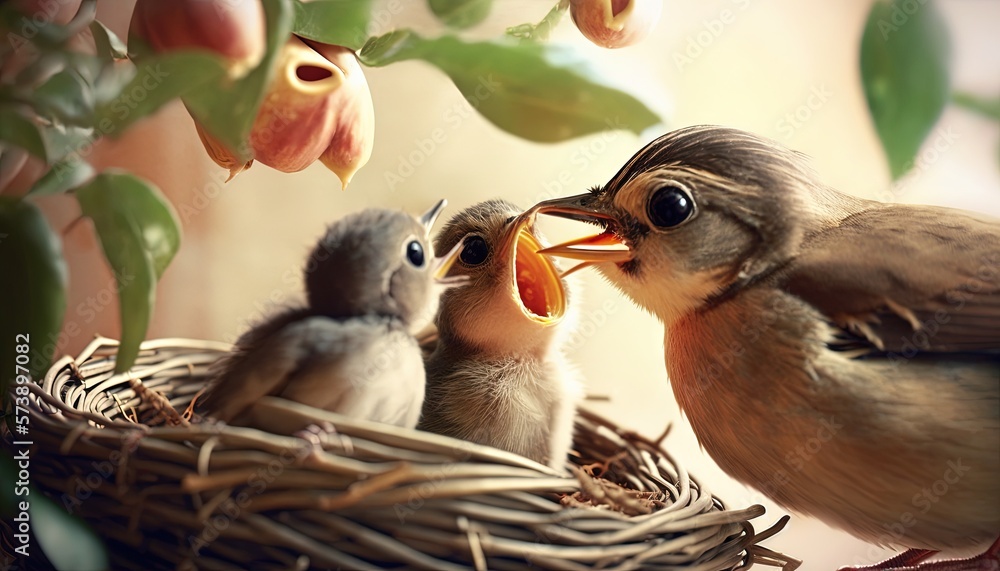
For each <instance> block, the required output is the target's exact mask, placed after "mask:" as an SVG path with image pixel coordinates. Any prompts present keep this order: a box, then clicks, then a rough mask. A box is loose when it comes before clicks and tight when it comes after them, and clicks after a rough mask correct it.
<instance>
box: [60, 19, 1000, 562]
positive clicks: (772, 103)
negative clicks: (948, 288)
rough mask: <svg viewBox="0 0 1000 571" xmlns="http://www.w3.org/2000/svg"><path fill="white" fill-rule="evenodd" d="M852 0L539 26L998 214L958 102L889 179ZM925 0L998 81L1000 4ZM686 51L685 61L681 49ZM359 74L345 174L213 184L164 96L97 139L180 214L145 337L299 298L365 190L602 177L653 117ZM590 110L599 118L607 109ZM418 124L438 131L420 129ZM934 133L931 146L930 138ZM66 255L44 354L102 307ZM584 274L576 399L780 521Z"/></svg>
mask: <svg viewBox="0 0 1000 571" xmlns="http://www.w3.org/2000/svg"><path fill="white" fill-rule="evenodd" d="M914 2H916V0H914ZM869 3H870V2H869V0H842V1H840V2H820V1H803V0H711V1H705V0H700V1H699V0H668V1H667V2H666V4H665V9H664V14H663V18H662V20H661V22H660V24H659V26H658V27H657V29H656V30H655V32H654V36H653V37H652V38H650V39H649V40H647V41H646V42H645V43H644V44H641V45H640V46H637V47H633V48H626V49H622V50H618V51H605V50H600V49H598V48H596V47H593V46H591V45H589V44H588V43H586V41H585V40H583V39H582V38H581V37H580V36H579V35H578V34H577V33H576V31H575V29H574V28H573V26H572V24H571V23H570V22H569V21H568V20H567V21H566V22H564V25H563V26H562V27H561V28H560V29H559V30H558V31H557V33H556V37H555V38H554V39H555V40H557V41H566V42H570V43H572V44H574V45H575V46H576V47H577V48H578V49H580V50H581V51H583V52H585V53H586V54H588V55H589V56H590V57H592V58H593V59H594V60H595V61H596V62H597V63H599V64H601V65H604V66H607V67H609V68H611V69H612V70H613V71H614V73H615V75H616V77H617V78H618V80H619V81H622V82H626V83H628V84H630V85H632V86H634V87H635V88H636V89H638V90H640V91H641V92H642V93H643V94H644V95H645V96H646V97H648V98H649V100H650V101H651V103H652V104H653V105H655V106H656V107H657V108H658V109H660V110H662V111H663V113H664V114H665V115H666V116H667V117H669V126H670V127H680V126H685V125H691V124H697V123H717V124H725V125H730V126H735V127H740V128H744V129H749V130H752V131H756V132H758V133H761V134H764V135H767V136H771V137H774V138H776V139H778V140H779V141H782V142H784V143H786V144H787V145H789V146H791V147H793V148H795V149H798V150H800V151H803V152H805V153H807V154H809V155H811V156H812V157H813V158H814V165H815V168H816V170H817V171H818V172H819V173H820V175H821V176H822V177H823V178H824V179H825V180H826V181H827V182H829V183H830V184H832V185H834V186H836V187H838V188H840V189H841V190H844V191H846V192H850V193H854V194H857V195H859V196H864V197H871V198H881V199H892V200H896V201H901V202H923V203H934V204H941V205H950V206H956V207H962V208H966V209H970V210H976V211H980V212H988V213H991V214H994V215H1000V152H998V148H997V147H998V143H1000V129H998V127H997V125H996V124H995V123H989V122H987V121H985V120H983V119H981V118H979V117H975V116H973V115H971V114H969V113H968V112H965V111H962V110H960V109H956V108H949V109H948V111H947V112H946V113H945V115H944V116H943V117H942V119H941V122H940V125H939V126H938V128H937V130H936V132H935V134H934V135H932V137H931V139H930V141H929V144H928V146H927V147H926V148H925V151H924V153H925V155H924V160H923V161H922V162H923V163H924V166H923V168H922V169H920V171H919V172H916V173H914V174H913V175H912V176H910V177H909V178H907V179H906V180H905V181H904V182H903V183H902V184H900V185H897V186H892V185H891V184H890V181H889V178H888V171H887V168H886V165H885V162H884V160H883V158H882V154H881V150H880V147H879V146H878V142H877V139H876V136H875V133H874V131H873V129H872V126H871V124H870V122H869V119H868V116H867V112H866V109H865V104H864V97H863V94H862V92H861V86H860V83H859V79H858V64H857V58H858V55H857V53H858V44H859V41H860V34H861V29H862V24H863V22H864V18H865V15H866V13H867V10H868V6H869ZM130 4H131V3H130V2H128V1H127V0H120V1H115V0H110V1H106V0H102V2H101V11H102V12H101V17H102V18H104V19H107V20H113V21H114V22H115V23H116V27H117V29H118V30H119V31H120V32H122V31H123V30H124V26H125V25H126V24H127V11H128V8H129V5H130ZM551 4H552V2H551V1H547V0H532V1H527V0H517V1H513V0H510V1H507V0H496V1H495V8H494V11H493V14H492V15H491V17H490V19H489V20H488V21H487V22H486V23H484V24H483V25H481V26H480V27H479V28H477V30H476V31H475V33H476V35H480V36H483V37H489V36H493V35H496V34H498V33H500V32H502V30H503V29H504V27H505V26H507V25H511V24H515V23H520V22H523V21H525V20H536V19H538V18H540V17H541V16H542V15H544V13H545V12H546V11H547V9H548V8H549V6H550V5H551ZM939 4H940V6H941V9H942V10H943V12H944V14H945V16H946V18H947V21H948V24H949V26H950V27H951V30H952V37H953V40H954V49H953V58H952V59H953V64H954V84H955V85H956V86H957V87H958V88H961V89H964V90H968V91H972V92H975V93H979V94H982V95H992V96H996V95H997V94H998V93H1000V34H998V33H997V31H998V30H1000V2H997V1H996V0H961V1H959V0H949V1H943V2H939ZM379 5H380V6H382V7H385V9H384V10H383V11H382V12H381V13H380V19H381V21H382V22H384V24H382V25H381V26H380V27H379V30H380V31H386V30H388V29H390V28H391V27H393V26H407V25H417V26H419V27H421V28H422V29H423V30H425V31H427V32H431V33H433V32H434V31H435V30H436V28H435V27H434V26H435V24H434V22H433V19H432V18H430V16H429V14H428V13H427V12H426V9H425V8H424V6H425V3H424V2H422V1H404V2H402V3H401V5H402V6H403V9H402V10H401V11H399V12H398V13H392V11H391V10H389V9H388V6H389V4H387V3H385V2H381V3H379ZM727 10H728V11H729V12H728V14H724V11H727ZM723 18H724V19H725V20H728V23H723V22H722V21H721V20H722V19H723ZM716 20H718V21H716ZM713 31H714V32H715V33H713ZM688 50H690V51H688ZM699 50H700V52H699ZM683 57H686V58H690V61H689V62H685V63H684V64H683V65H681V64H680V63H678V62H679V61H680V58H683ZM367 76H368V80H369V82H370V84H371V89H372V93H373V96H374V100H375V108H376V116H377V119H376V120H377V131H376V142H375V149H374V154H373V155H372V159H371V162H370V163H369V164H368V166H367V167H365V168H364V169H363V170H362V171H361V172H360V173H359V174H358V175H357V176H356V178H355V179H354V182H352V183H351V186H350V188H349V189H348V190H347V191H346V192H341V191H340V190H339V184H338V182H337V180H336V178H335V177H334V176H333V175H332V174H331V173H329V172H328V171H326V170H325V169H324V168H323V167H322V166H321V165H319V164H317V165H315V166H313V167H311V168H309V169H307V170H306V171H305V172H302V173H299V174H295V175H285V174H281V173H278V172H275V171H272V170H270V169H268V168H267V167H264V166H259V165H258V166H255V167H253V169H251V170H250V171H249V172H248V173H245V174H242V175H240V176H239V177H238V178H237V179H236V180H235V181H233V182H231V183H229V184H227V185H225V186H224V187H221V188H220V186H219V184H218V183H219V181H221V180H222V179H224V176H223V175H222V171H221V170H220V169H217V168H215V166H214V164H212V163H210V161H209V160H208V159H207V158H205V157H204V156H203V154H202V153H201V152H200V147H199V146H198V140H197V138H196V136H195V133H194V129H193V127H192V125H191V122H190V120H189V119H188V118H187V117H186V115H185V114H184V112H183V110H182V109H181V108H179V107H178V106H174V107H171V108H169V109H166V110H164V111H163V112H162V113H161V114H160V115H159V116H157V117H156V118H155V119H153V120H151V121H147V122H145V123H143V124H141V125H140V126H138V127H137V128H136V129H135V130H134V132H132V133H130V134H129V135H128V136H127V137H126V138H125V139H124V140H121V141H119V142H117V143H112V144H109V145H105V146H103V147H102V148H101V149H100V150H99V151H98V154H97V156H98V157H99V158H98V162H100V163H102V164H106V165H107V164H125V165H130V166H132V167H133V168H136V169H137V170H138V171H139V172H142V173H144V174H145V175H146V176H149V177H150V178H152V179H153V180H155V181H156V182H158V183H159V184H161V185H162V186H163V187H164V188H165V189H166V191H167V192H168V194H169V195H170V196H171V197H172V200H173V201H174V203H175V205H176V207H177V209H178V211H179V213H180V215H181V218H182V221H183V224H184V232H185V236H184V238H185V239H184V243H183V246H182V248H181V251H180V254H179V255H178V256H177V259H176V260H175V262H174V264H173V265H172V266H171V267H170V269H169V270H168V271H167V273H166V275H165V276H164V279H163V282H162V285H161V289H160V297H159V302H158V305H157V311H156V315H155V319H154V323H153V327H152V331H151V336H192V337H207V338H213V339H224V340H232V339H234V338H235V336H237V335H238V334H239V333H241V332H242V331H243V330H244V328H245V327H246V324H247V322H248V319H249V320H253V319H257V318H259V316H260V315H261V314H262V312H267V311H269V310H271V309H273V308H274V307H276V306H280V305H283V304H286V303H290V302H292V301H294V300H296V299H298V298H299V281H298V270H299V268H300V266H301V264H302V261H303V257H304V255H305V254H306V252H307V249H308V247H309V246H310V244H311V242H312V241H313V240H314V239H315V238H316V237H317V236H318V235H319V234H320V233H321V232H322V230H323V228H324V225H325V224H327V223H329V222H330V221H331V220H334V219H336V218H338V217H339V216H341V215H343V214H344V213H347V212H350V211H353V210H356V209H359V208H363V207H366V206H373V205H382V206H396V207H400V208H404V209H408V210H410V211H412V212H419V211H422V210H424V209H425V208H426V207H428V206H429V205H430V204H431V203H432V202H433V200H435V199H437V198H439V197H442V196H443V197H447V198H448V199H449V201H450V203H451V206H450V207H449V210H450V212H455V211H456V210H457V209H459V208H462V207H464V206H467V205H469V204H472V203H474V202H477V201H480V200H483V199H486V198H491V197H497V196H500V197H504V198H507V199H509V200H512V201H514V202H516V203H518V204H520V205H522V206H525V207H526V206H528V205H530V204H532V203H534V202H535V201H537V200H539V199H542V198H547V197H549V196H554V195H562V194H570V193H579V192H582V191H583V190H584V189H585V188H586V187H587V186H590V185H594V184H599V183H602V182H604V181H605V180H607V179H608V178H609V177H610V176H611V175H612V174H613V173H614V172H615V171H616V170H617V169H618V167H619V166H620V165H621V164H622V163H623V162H624V161H625V160H626V159H627V158H628V157H629V156H630V155H631V154H632V153H634V152H635V151H636V150H638V149H639V147H640V146H641V145H642V143H643V142H644V140H648V138H651V137H652V136H654V135H656V134H659V133H651V134H649V135H648V137H647V138H646V139H642V138H637V137H635V136H633V135H631V134H628V133H622V132H618V133H607V134H603V135H594V136H591V137H587V138H583V139H578V140H574V141H569V142H566V143H562V144H556V145H542V144H535V143H529V142H525V141H522V140H520V139H517V138H515V137H512V136H510V135H508V134H506V133H503V132H501V131H499V130H498V129H496V128H494V127H493V126H492V125H490V124H489V123H488V122H486V121H485V120H483V119H482V118H480V117H479V116H477V115H476V114H475V113H474V112H472V110H471V109H470V108H469V106H468V104H467V103H465V102H464V100H463V99H462V98H461V96H460V95H459V94H458V92H457V91H456V90H455V89H454V88H453V86H452V85H451V83H450V82H449V81H448V79H447V78H446V77H445V76H444V75H443V74H441V73H440V72H438V71H436V70H435V69H432V68H430V67H429V66H426V65H423V64H420V63H402V64H397V65H393V66H391V67H388V68H384V69H375V70H369V71H368V72H367ZM607 113H608V118H609V119H612V120H613V118H614V115H615V110H614V109H608V110H607ZM789 114H791V116H792V120H790V119H789V118H788V115H789ZM796 115H797V116H798V118H795V116H796ZM793 121H794V122H793ZM437 130H440V132H437V133H436V131H437ZM435 133H436V134H437V139H438V141H439V142H434V143H429V142H428V140H433V138H434V136H435ZM935 144H936V145H937V146H938V149H941V150H940V151H935V150H933V148H934V145H935ZM432 145H433V148H432V147H431V146H432ZM389 174H393V175H397V176H398V177H399V178H401V179H402V181H401V182H400V181H398V180H395V179H394V177H392V176H387V175H389ZM389 179H393V181H392V182H391V183H390V180H389ZM46 208H47V209H48V210H49V211H50V213H53V214H54V216H55V218H56V219H57V221H58V224H59V225H60V226H61V225H62V224H63V223H65V222H66V221H68V220H69V218H70V217H72V215H73V207H72V204H71V203H70V202H67V201H65V200H62V199H60V198H58V197H57V198H54V199H50V200H48V201H47V203H46ZM562 230H563V231H564V230H565V229H562ZM556 231H557V232H559V231H561V230H560V229H556ZM67 255H68V257H69V258H70V261H71V265H72V268H71V270H72V271H73V274H72V280H73V289H74V291H73V296H72V298H71V301H70V311H69V315H68V318H67V319H68V321H74V322H76V323H77V324H78V325H79V326H81V327H82V328H83V329H84V330H85V331H88V332H87V333H84V334H81V335H78V336H76V337H74V338H71V339H68V340H66V342H64V343H62V344H61V345H60V350H61V351H60V352H66V351H73V350H76V349H77V348H79V346H80V345H81V344H82V343H83V342H84V341H85V338H86V337H87V335H89V331H92V330H93V329H94V328H95V327H99V328H100V329H101V330H102V331H105V332H107V333H109V334H113V333H114V325H113V322H114V320H115V319H116V317H115V314H116V308H115V307H114V304H113V303H111V304H109V305H101V304H100V303H99V302H100V300H101V299H102V298H103V299H108V295H107V294H108V292H107V291H106V290H107V287H108V286H107V284H108V277H107V275H106V274H103V273H101V272H100V271H99V269H98V268H99V266H98V264H99V260H100V255H99V251H98V250H97V249H96V244H94V242H93V240H91V239H89V230H88V229H87V228H86V227H85V226H80V227H77V228H76V229H74V230H73V231H72V232H71V233H70V235H69V237H68V243H67ZM582 281H583V285H584V287H585V300H584V302H583V303H582V304H581V306H580V312H581V323H582V328H581V336H580V337H579V339H578V342H577V343H576V344H575V345H574V350H573V356H574V358H575V359H576V361H577V363H578V364H579V365H580V367H581V368H582V369H583V370H584V371H585V375H586V380H587V385H588V391H589V392H590V393H591V394H597V395H606V396H608V397H609V398H610V401H609V402H601V403H596V404H594V405H592V406H593V407H594V408H595V409H597V410H598V411H600V412H602V413H605V414H607V415H609V416H611V417H613V418H615V419H617V420H618V421H619V422H621V423H623V424H625V425H627V426H632V427H634V428H636V429H638V430H640V431H643V432H645V433H647V434H650V435H656V434H658V433H660V432H661V431H662V429H663V428H664V426H665V425H666V424H667V423H674V429H673V431H672V433H671V435H670V437H669V439H668V441H667V444H668V446H669V447H670V448H671V450H673V452H674V453H675V455H676V456H677V458H678V459H679V460H680V461H681V462H683V463H684V464H685V465H686V467H687V468H689V469H690V470H691V471H692V472H693V473H694V475H695V476H696V477H697V478H698V479H699V480H700V481H701V482H702V483H703V484H704V485H706V486H707V487H708V488H709V489H711V490H712V491H713V492H714V493H716V494H717V495H719V496H721V497H722V498H723V499H724V500H725V501H726V502H727V503H728V504H729V505H730V506H737V507H742V506H744V505H746V504H748V503H753V502H762V503H764V504H765V505H766V506H767V508H768V514H767V515H766V516H765V517H764V518H762V519H761V520H759V521H760V524H761V525H762V526H766V525H769V524H770V523H771V522H772V521H774V520H775V519H777V517H778V516H779V515H780V514H782V513H783V512H782V510H780V509H778V508H777V507H775V506H773V505H772V504H771V503H769V502H767V501H766V500H764V499H763V498H761V497H760V496H759V494H756V493H755V492H753V491H751V490H749V489H747V488H745V487H743V486H741V485H739V484H737V483H735V482H733V481H731V480H730V479H729V478H728V477H726V476H725V474H723V473H722V472H721V471H720V470H719V469H718V468H717V467H716V466H715V465H714V463H713V462H712V461H711V460H710V459H709V458H708V457H707V456H706V455H705V454H704V453H703V452H701V451H700V449H699V447H698V445H697V443H696V441H695V438H694V436H693V434H692V433H691V430H690V428H689V427H688V425H687V424H686V421H685V420H684V419H683V418H682V417H681V415H680V414H679V412H678V410H677V406H676V405H675V403H674V401H673V398H672V395H671V393H670V389H669V384H668V381H667V378H666V375H665V373H664V370H663V363H662V349H661V346H662V330H661V328H660V326H659V325H658V324H657V323H656V322H655V321H654V319H653V318H651V317H649V316H648V315H645V314H643V313H642V312H640V311H639V310H637V309H635V308H634V307H633V306H632V305H631V304H630V303H629V302H628V301H626V300H624V299H622V298H620V297H618V295H617V294H616V293H615V291H613V290H612V289H611V288H610V287H608V286H607V285H606V284H604V283H603V282H601V281H600V280H599V279H598V278H596V276H595V275H585V276H583V279H582ZM102 293H103V296H102ZM88 297H92V298H95V299H96V300H97V301H98V305H97V307H98V308H99V309H100V311H98V312H97V313H96V316H97V317H96V319H93V320H92V321H86V317H90V315H91V314H90V313H88V312H86V310H84V311H83V312H81V311H80V308H79V307H78V306H79V304H81V303H84V304H86V303H87V298H88ZM775 421H776V422H778V421H780V419H777V418H776V419H775ZM768 545H769V546H770V547H772V548H775V549H778V550H783V551H786V552H788V553H789V554H794V555H798V556H799V557H802V558H805V559H806V564H805V566H804V567H803V568H804V569H807V570H809V569H829V568H831V567H835V566H838V565H843V564H850V563H861V562H870V561H872V560H873V559H875V558H878V557H880V556H882V555H885V554H887V553H889V552H888V551H886V552H882V551H879V550H877V549H873V548H870V547H868V546H866V545H864V544H861V543H859V542H858V541H856V540H854V539H852V538H851V537H849V536H847V535H846V534H843V533H841V532H838V531H835V530H831V529H829V528H827V527H826V526H824V525H823V524H821V523H819V522H817V521H814V520H811V519H808V518H796V519H794V520H793V521H792V523H791V525H790V526H789V527H788V528H787V529H786V531H785V532H784V533H782V534H781V535H780V536H778V537H777V538H775V539H774V540H772V541H770V542H769V543H768Z"/></svg>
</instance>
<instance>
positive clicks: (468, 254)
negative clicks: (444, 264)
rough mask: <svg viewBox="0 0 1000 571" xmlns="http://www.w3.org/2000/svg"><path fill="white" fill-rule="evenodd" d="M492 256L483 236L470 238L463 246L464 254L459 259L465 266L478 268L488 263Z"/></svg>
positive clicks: (467, 238)
mask: <svg viewBox="0 0 1000 571" xmlns="http://www.w3.org/2000/svg"><path fill="white" fill-rule="evenodd" d="M489 255H490V247H489V245H488V244H487V243H486V240H484V239H483V237H482V236H468V237H466V238H465V241H464V242H463V246H462V254H461V255H460V256H459V259H461V260H462V263H463V264H466V265H469V266H478V265H479V264H481V263H483V262H485V261H486V258H488V257H489Z"/></svg>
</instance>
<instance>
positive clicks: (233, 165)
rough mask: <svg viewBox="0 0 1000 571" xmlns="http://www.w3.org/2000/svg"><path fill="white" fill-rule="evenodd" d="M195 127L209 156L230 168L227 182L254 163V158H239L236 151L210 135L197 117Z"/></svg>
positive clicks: (220, 164)
mask: <svg viewBox="0 0 1000 571" xmlns="http://www.w3.org/2000/svg"><path fill="white" fill-rule="evenodd" d="M194 127H195V129H197V131H198V138H199V139H201V144H202V145H203V146H204V147H205V151H206V152H207V153H208V156H209V157H211V158H212V160H213V161H215V164H217V165H219V166H220V167H222V168H224V169H228V170H229V178H227V179H226V182H229V181H231V180H233V177H234V176H236V175H238V174H240V173H241V172H243V171H245V170H247V169H248V168H250V166H251V165H253V159H250V160H249V161H245V162H244V161H241V160H239V158H237V157H236V154H235V153H233V152H231V151H230V150H229V149H227V148H226V146H225V145H223V144H222V143H220V142H219V141H218V139H216V138H215V137H213V136H212V135H210V134H209V133H208V131H206V130H205V128H204V127H202V126H201V123H199V122H198V120H197V119H195V122H194Z"/></svg>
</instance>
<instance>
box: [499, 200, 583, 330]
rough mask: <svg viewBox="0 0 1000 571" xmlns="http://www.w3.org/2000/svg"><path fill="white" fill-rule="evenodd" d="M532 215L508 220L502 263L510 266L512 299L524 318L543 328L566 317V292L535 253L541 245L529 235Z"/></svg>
mask: <svg viewBox="0 0 1000 571" xmlns="http://www.w3.org/2000/svg"><path fill="white" fill-rule="evenodd" d="M533 221H534V213H533V212H531V211H528V212H525V213H523V214H521V215H520V216H518V217H517V218H514V219H513V220H511V221H510V222H509V223H508V224H509V226H508V227H507V231H506V232H505V233H504V236H503V238H502V240H501V246H500V248H499V250H500V255H501V256H503V258H501V259H509V262H508V263H510V264H511V268H510V269H511V284H510V285H511V295H512V296H513V297H514V301H515V302H516V303H517V305H518V307H520V308H521V312H522V313H524V315H525V316H526V317H527V318H528V319H530V320H532V321H534V322H536V323H540V324H542V325H546V326H547V325H555V324H556V323H559V322H560V321H561V320H562V318H563V316H564V315H565V314H566V305H567V303H566V289H565V287H564V286H563V282H562V280H561V279H560V275H559V270H558V269H557V268H556V267H555V265H554V264H553V263H552V261H551V260H549V259H548V258H547V257H545V256H544V255H541V254H539V253H538V251H539V250H541V249H542V244H541V243H540V242H539V241H538V238H536V237H535V235H534V234H533V233H532V231H531V224H532V222H533Z"/></svg>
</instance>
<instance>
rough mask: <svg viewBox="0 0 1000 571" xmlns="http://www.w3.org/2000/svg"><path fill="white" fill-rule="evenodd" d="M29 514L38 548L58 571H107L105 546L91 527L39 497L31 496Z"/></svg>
mask: <svg viewBox="0 0 1000 571" xmlns="http://www.w3.org/2000/svg"><path fill="white" fill-rule="evenodd" d="M31 497H32V500H31V505H30V507H29V508H28V513H29V514H30V516H31V519H32V521H33V522H34V525H32V526H31V531H32V532H33V533H34V534H35V537H36V538H37V539H38V546H39V547H41V548H42V551H44V552H45V556H46V557H48V559H49V561H50V562H52V565H53V566H54V567H55V568H56V569H57V570H58V571H89V570H95V569H108V556H107V553H105V551H104V544H102V543H101V540H100V539H99V538H98V537H97V534H95V533H94V531H93V530H92V529H90V527H88V526H87V524H86V523H84V522H83V521H82V520H80V519H79V518H76V517H73V516H72V515H70V514H69V513H67V512H66V510H64V509H63V508H62V507H60V506H59V505H57V504H56V503H55V502H54V501H52V500H51V499H49V498H48V497H47V496H44V495H42V494H40V493H35V494H32V495H31Z"/></svg>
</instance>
